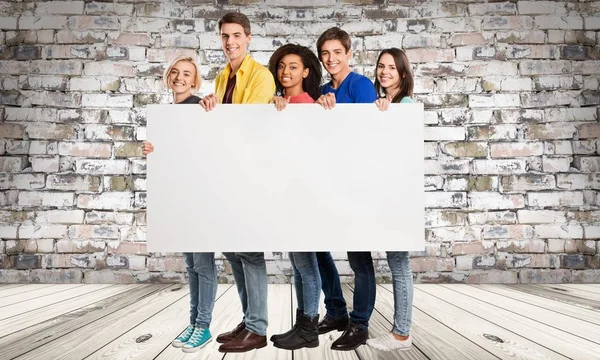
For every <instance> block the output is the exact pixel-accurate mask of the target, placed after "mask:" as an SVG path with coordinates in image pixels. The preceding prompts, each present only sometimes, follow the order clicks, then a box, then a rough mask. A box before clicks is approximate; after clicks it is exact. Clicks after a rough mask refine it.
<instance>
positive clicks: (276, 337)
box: [270, 309, 304, 342]
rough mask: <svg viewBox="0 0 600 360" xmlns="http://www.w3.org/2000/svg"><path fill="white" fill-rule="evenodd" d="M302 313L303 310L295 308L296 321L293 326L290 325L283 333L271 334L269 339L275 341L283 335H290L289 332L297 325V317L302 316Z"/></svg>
mask: <svg viewBox="0 0 600 360" xmlns="http://www.w3.org/2000/svg"><path fill="white" fill-rule="evenodd" d="M303 314H304V312H303V311H302V310H300V309H296V323H295V324H294V326H293V327H292V328H291V329H290V330H288V331H286V332H284V333H283V334H275V335H273V336H271V339H270V340H271V341H272V342H273V341H277V340H279V339H283V338H284V337H286V336H288V335H290V334H291V333H293V332H294V330H296V328H297V327H298V319H299V318H300V316H302V315H303Z"/></svg>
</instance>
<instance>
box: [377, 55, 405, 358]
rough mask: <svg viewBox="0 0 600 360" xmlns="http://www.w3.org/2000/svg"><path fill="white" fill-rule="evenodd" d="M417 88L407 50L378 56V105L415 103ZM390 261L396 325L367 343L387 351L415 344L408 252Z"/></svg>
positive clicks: (397, 253) (398, 253) (393, 254)
mask: <svg viewBox="0 0 600 360" xmlns="http://www.w3.org/2000/svg"><path fill="white" fill-rule="evenodd" d="M413 88H414V81H413V76H412V72H411V69H410V63H409V62H408V58H407V57H406V54H404V51H402V50H400V49H397V48H391V49H386V50H383V51H382V52H381V54H379V58H378V59H377V71H376V78H375V89H376V90H377V94H378V95H379V96H380V98H379V99H377V100H376V101H375V104H376V105H377V107H378V108H379V110H382V111H385V110H387V109H388V107H389V105H390V103H412V102H413V100H412V98H411V97H412V95H413ZM387 261H388V264H389V266H390V271H391V273H392V281H393V289H394V327H393V328H392V332H391V333H389V334H385V335H383V336H380V337H377V338H373V339H369V340H367V345H369V346H371V347H372V348H374V349H378V350H383V351H390V350H408V349H410V348H411V346H412V339H411V337H410V336H409V335H410V334H409V332H410V324H411V319H412V299H413V277H412V272H411V269H410V259H409V256H408V251H388V252H387Z"/></svg>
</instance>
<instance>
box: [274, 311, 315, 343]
mask: <svg viewBox="0 0 600 360" xmlns="http://www.w3.org/2000/svg"><path fill="white" fill-rule="evenodd" d="M297 319H298V321H297V325H298V326H297V327H296V329H294V330H293V331H292V333H291V334H289V335H288V336H286V337H284V338H279V339H278V340H275V341H273V346H275V347H277V348H280V349H285V350H298V349H302V348H305V347H306V348H315V347H318V346H319V330H317V324H318V322H319V316H318V315H317V316H315V317H314V318H312V319H311V318H309V317H308V316H306V315H304V314H302V315H301V316H299V317H298V318H297Z"/></svg>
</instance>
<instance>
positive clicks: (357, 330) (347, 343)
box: [331, 321, 369, 351]
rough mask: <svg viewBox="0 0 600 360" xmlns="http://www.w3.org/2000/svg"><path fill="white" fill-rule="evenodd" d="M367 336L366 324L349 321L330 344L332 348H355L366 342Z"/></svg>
mask: <svg viewBox="0 0 600 360" xmlns="http://www.w3.org/2000/svg"><path fill="white" fill-rule="evenodd" d="M368 338H369V329H368V328H367V327H366V326H361V325H358V324H356V323H354V322H352V321H351V322H350V323H349V324H348V327H347V328H346V330H345V331H344V333H343V334H342V336H340V337H339V338H338V339H337V340H336V341H334V342H333V344H331V349H332V350H343V351H347V350H355V349H356V348H358V347H359V346H361V345H364V344H366V343H367V339H368Z"/></svg>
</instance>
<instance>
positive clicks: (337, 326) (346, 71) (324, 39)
mask: <svg viewBox="0 0 600 360" xmlns="http://www.w3.org/2000/svg"><path fill="white" fill-rule="evenodd" d="M350 46H351V42H350V36H349V35H348V33H347V32H345V31H344V30H342V29H340V28H337V27H333V28H331V29H328V30H326V31H325V32H324V33H323V34H321V36H320V37H319V39H318V40H317V54H318V56H319V59H320V60H321V62H322V63H323V66H324V67H325V70H327V72H328V73H329V75H331V81H330V82H328V83H326V84H324V85H323V86H321V94H323V95H321V97H319V98H318V99H317V101H316V102H317V103H318V104H320V105H321V106H323V107H324V108H325V109H331V108H333V107H334V106H335V104H336V103H369V104H370V103H373V102H374V101H375V100H377V97H378V96H377V92H376V91H375V87H374V86H373V83H372V82H371V80H369V78H367V77H365V76H363V75H360V74H357V73H355V72H352V71H351V70H350V65H349V64H348V62H349V60H350V58H351V57H352V51H351V50H350ZM367 241H368V239H365V242H367ZM348 261H349V263H350V267H351V268H352V271H354V298H353V301H352V302H353V308H354V310H353V311H352V312H351V313H350V318H349V319H348V310H347V308H346V302H345V301H344V296H343V294H342V287H341V284H340V278H339V274H338V271H337V269H336V267H335V263H334V262H333V258H332V257H331V253H328V252H318V253H317V262H318V264H319V273H320V274H321V281H322V289H323V293H324V294H325V308H326V309H327V313H326V314H325V317H324V318H323V320H321V322H320V323H319V325H318V328H319V334H325V333H327V332H329V331H332V330H338V331H341V330H344V333H343V334H342V336H340V337H339V338H338V339H337V340H336V341H335V342H334V343H333V344H332V345H331V348H332V349H333V350H354V349H356V348H357V347H359V346H360V345H363V344H365V343H366V342H367V339H368V338H369V330H368V326H369V319H370V317H371V313H372V312H373V308H374V307H375V291H376V284H375V269H374V268H373V259H372V258H371V253H370V252H350V251H349V252H348Z"/></svg>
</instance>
